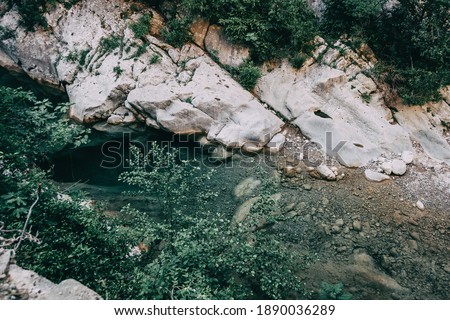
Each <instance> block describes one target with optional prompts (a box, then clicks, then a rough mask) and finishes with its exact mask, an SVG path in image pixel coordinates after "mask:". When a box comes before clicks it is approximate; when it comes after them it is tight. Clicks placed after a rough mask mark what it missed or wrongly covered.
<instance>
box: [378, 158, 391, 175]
mask: <svg viewBox="0 0 450 320" xmlns="http://www.w3.org/2000/svg"><path fill="white" fill-rule="evenodd" d="M381 170H383V172H384V173H386V174H388V175H389V174H392V162H390V161H387V162H383V163H382V164H381Z"/></svg>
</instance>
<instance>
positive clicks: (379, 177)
mask: <svg viewBox="0 0 450 320" xmlns="http://www.w3.org/2000/svg"><path fill="white" fill-rule="evenodd" d="M364 176H365V177H366V179H367V180H369V181H372V182H382V181H385V180H391V178H390V177H389V176H387V175H385V174H382V173H379V172H375V171H372V170H369V169H367V170H366V171H364Z"/></svg>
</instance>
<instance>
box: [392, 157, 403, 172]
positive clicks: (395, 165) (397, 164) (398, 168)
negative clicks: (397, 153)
mask: <svg viewBox="0 0 450 320" xmlns="http://www.w3.org/2000/svg"><path fill="white" fill-rule="evenodd" d="M392 173H393V174H395V175H397V176H402V175H404V174H405V173H406V163H405V162H404V161H402V160H397V159H396V160H394V161H392Z"/></svg>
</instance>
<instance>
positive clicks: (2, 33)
mask: <svg viewBox="0 0 450 320" xmlns="http://www.w3.org/2000/svg"><path fill="white" fill-rule="evenodd" d="M12 37H14V31H12V30H9V29H8V28H5V27H4V26H0V41H3V40H8V39H10V38H12Z"/></svg>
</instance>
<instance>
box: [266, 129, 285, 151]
mask: <svg viewBox="0 0 450 320" xmlns="http://www.w3.org/2000/svg"><path fill="white" fill-rule="evenodd" d="M285 143H286V137H285V136H284V134H282V133H278V134H276V135H275V136H274V137H273V138H272V139H271V140H270V142H269V143H268V144H267V147H268V148H269V152H270V153H278V152H280V150H281V149H283V147H284V144H285Z"/></svg>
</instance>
